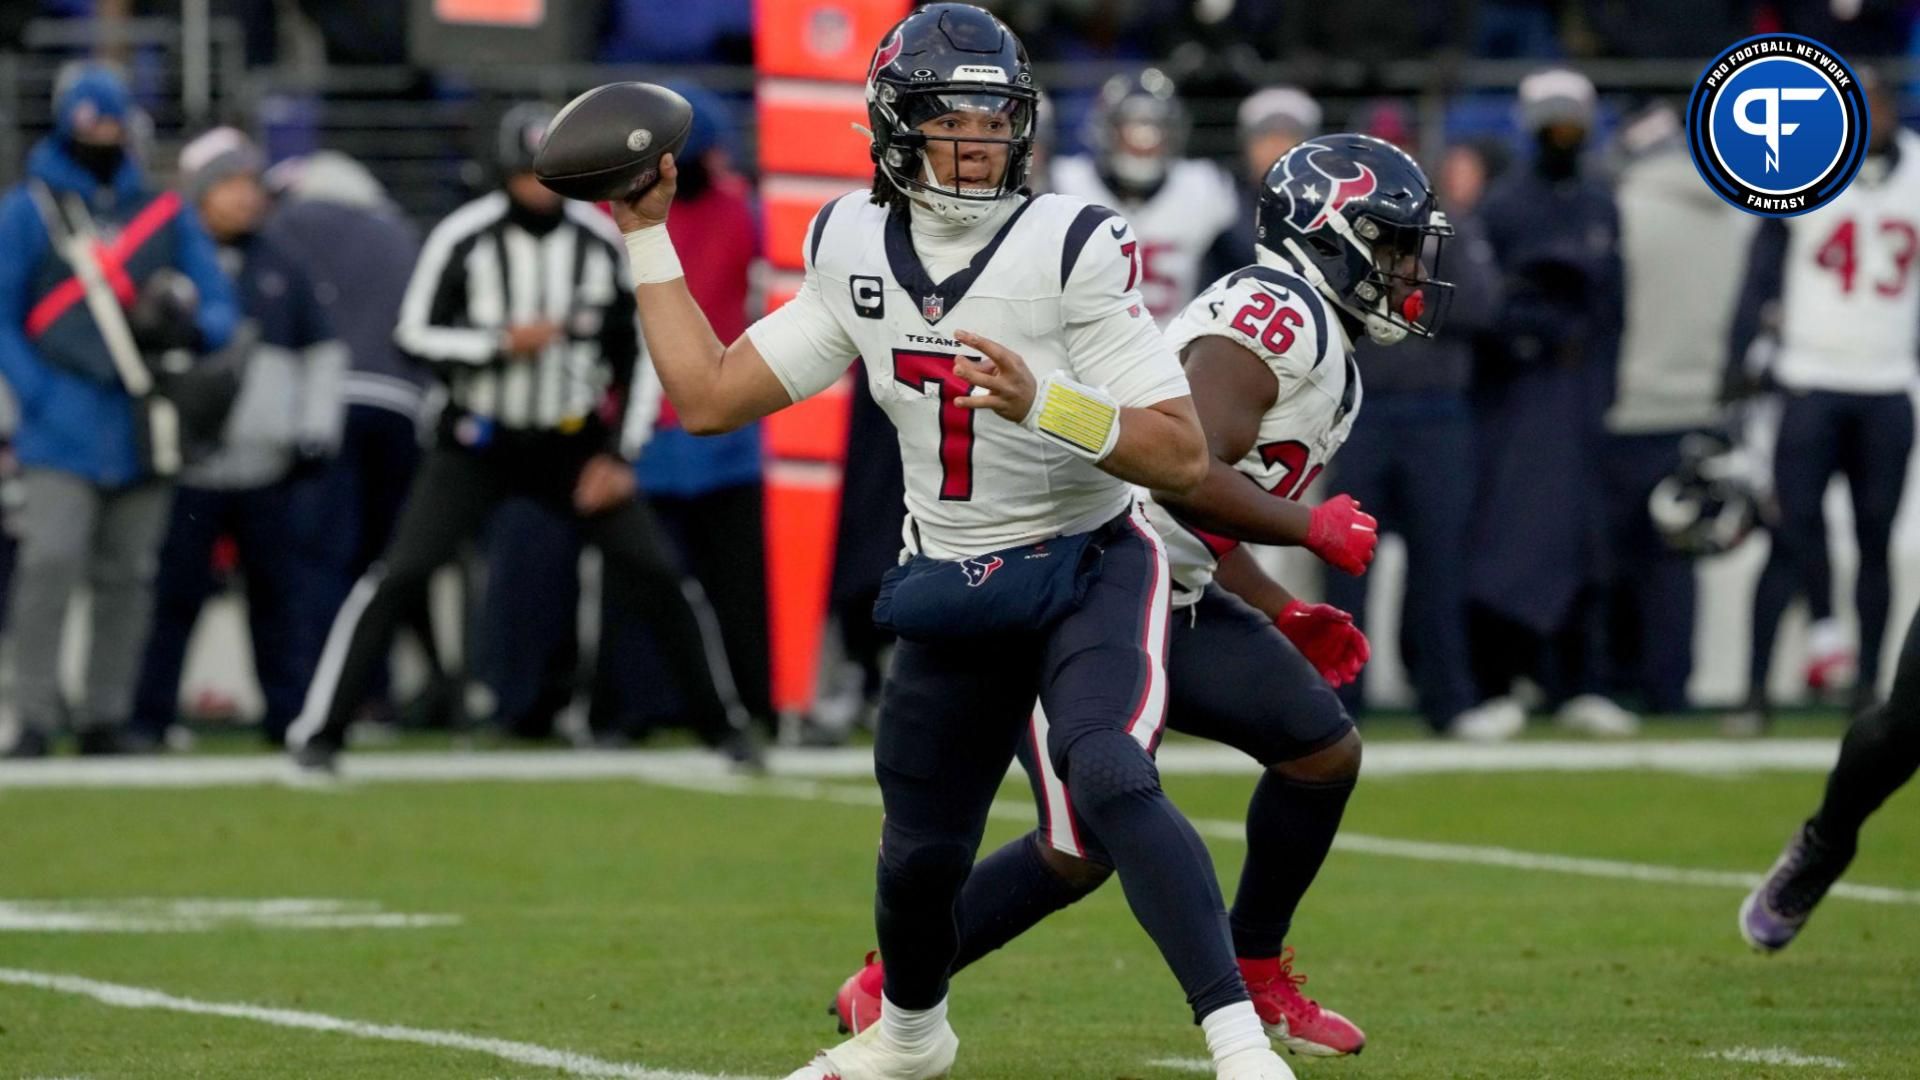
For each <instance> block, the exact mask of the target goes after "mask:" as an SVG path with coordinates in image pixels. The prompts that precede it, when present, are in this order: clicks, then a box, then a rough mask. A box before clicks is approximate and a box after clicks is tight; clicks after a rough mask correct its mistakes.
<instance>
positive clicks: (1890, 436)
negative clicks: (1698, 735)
mask: <svg viewBox="0 0 1920 1080" xmlns="http://www.w3.org/2000/svg"><path fill="white" fill-rule="evenodd" d="M1912 451H1913V404H1912V402H1911V400H1910V399H1909V398H1908V397H1907V395H1906V394H1904V393H1900V394H1838V393H1833V392H1830V391H1825V390H1815V391H1810V392H1807V393H1789V394H1787V395H1786V407H1785V409H1784V410H1783V411H1782V413H1781V415H1780V438H1779V441H1778V442H1777V443H1776V445H1775V447H1774V452H1773V484H1774V496H1775V498H1776V499H1778V500H1779V503H1780V523H1779V525H1778V526H1777V527H1776V528H1775V529H1774V530H1773V543H1774V546H1775V549H1776V550H1777V551H1778V552H1779V553H1780V555H1781V556H1782V557H1779V558H1772V559H1769V560H1768V564H1767V569H1766V571H1765V572H1764V573H1762V574H1761V577H1760V584H1759V586H1758V588H1756V589H1755V591H1754V597H1753V652H1752V654H1751V656H1750V657H1749V665H1750V666H1749V668H1748V676H1747V678H1748V685H1749V686H1750V687H1751V688H1752V690H1753V691H1754V692H1755V693H1759V692H1761V691H1763V690H1764V688H1765V687H1766V684H1767V671H1768V668H1769V665H1770V664H1771V661H1772V659H1773V638H1774V634H1775V633H1776V632H1777V631H1778V630H1779V628H1780V616H1781V614H1782V613H1784V612H1785V611H1786V608H1787V605H1788V604H1789V603H1791V602H1792V600H1793V597H1794V595H1795V594H1796V593H1799V592H1801V591H1802V590H1803V589H1806V588H1809V587H1814V586H1816V584H1817V583H1819V582H1824V581H1826V580H1827V578H1826V575H1825V567H1824V566H1823V565H1818V564H1820V563H1824V560H1825V553H1826V542H1825V539H1826V527H1827V526H1826V516H1825V514H1824V513H1823V511H1822V509H1821V504H1822V502H1823V501H1824V500H1825V498H1826V493H1827V482H1828V481H1829V480H1831V479H1832V478H1833V474H1834V473H1841V474H1843V475H1845V476H1846V478H1847V488H1848V493H1849V494H1850V495H1851V496H1852V498H1853V517H1854V534H1855V536H1857V537H1858V539H1859V543H1860V574H1859V577H1858V578H1857V579H1856V581H1855V583H1854V602H1855V609H1856V611H1857V612H1858V616H1859V620H1860V661H1859V663H1860V675H1859V685H1860V686H1862V687H1865V688H1869V689H1871V688H1873V687H1874V686H1875V685H1876V684H1877V683H1878V681H1879V675H1880V651H1881V650H1880V646H1881V643H1882V642H1883V641H1884V640H1885V638H1886V632H1887V609H1888V604H1889V603H1890V601H1891V599H1892V591H1891V590H1892V582H1891V576H1890V573H1889V571H1888V567H1887V552H1888V547H1889V546H1890V545H1891V543H1892V536H1893V519H1894V515H1895V513H1897V512H1898V511H1899V509H1900V494H1901V491H1902V490H1903V489H1904V487H1905V486H1906V479H1907V459H1908V456H1909V455H1910V454H1911V453H1912Z"/></svg>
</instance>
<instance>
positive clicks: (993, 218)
mask: <svg viewBox="0 0 1920 1080" xmlns="http://www.w3.org/2000/svg"><path fill="white" fill-rule="evenodd" d="M866 97H867V105H868V119H869V126H870V128H871V132H870V134H871V137H872V140H873V142H872V151H873V155H874V161H875V163H876V167H877V174H878V175H877V176H876V179H875V183H874V189H873V191H872V193H871V194H867V193H861V194H857V195H852V196H848V197H845V198H842V199H840V200H837V201H835V202H833V203H830V204H828V205H827V206H826V207H824V208H822V210H821V211H820V213H819V214H818V215H817V216H816V218H815V221H814V224H813V227H812V228H811V229H810V230H809V235H808V238H807V248H806V252H805V255H806V265H807V273H806V277H805V279H804V281H803V284H802V287H801V290H800V292H799V294H798V295H797V296H796V297H795V299H794V300H793V301H791V302H789V303H788V304H787V305H785V306H784V307H782V308H781V309H780V310H779V311H777V312H774V313H773V314H771V315H769V316H768V317H766V318H765V319H762V320H760V321H759V322H758V323H756V324H754V325H753V326H752V327H751V328H749V330H748V331H747V333H746V334H745V335H744V336H743V337H742V338H741V339H740V340H739V341H736V342H734V343H732V344H731V345H728V344H726V343H723V342H721V341H719V340H718V339H716V338H715V337H714V335H713V331H712V329H711V327H710V326H709V325H708V323H707V321H706V319H705V317H704V316H703V315H702V314H701V312H700V309H699V308H698V307H697V306H696V305H695V304H694V302H693V299H692V297H691V296H690V295H689V294H688V292H687V289H686V286H685V282H684V279H683V277H682V275H681V273H680V269H679V265H678V259H677V257H676V256H675V255H674V253H673V248H672V242H671V240H670V239H668V237H667V235H666V230H665V229H664V228H663V227H662V226H663V224H664V221H665V219H666V216H667V212H668V209H669V207H670V205H671V199H672V195H673V187H674V176H675V175H676V170H675V169H674V167H673V166H672V164H671V162H670V160H668V159H663V160H662V164H661V174H662V179H661V182H660V183H659V184H658V185H657V186H656V187H655V188H653V189H651V190H649V191H647V192H645V193H644V194H642V195H641V196H639V197H638V198H634V199H631V200H629V201H627V202H626V203H624V204H620V205H616V206H615V208H614V209H615V216H616V218H617V219H618V221H619V224H620V227H621V230H622V231H623V232H624V233H626V234H627V246H628V251H629V254H630V255H631V256H632V259H633V263H634V279H635V281H636V282H637V283H638V285H637V289H636V295H637V297H638V302H639V308H640V320H641V325H642V327H643V328H644V330H645V333H646V338H647V345H648V348H649V352H650V353H651V355H652V357H653V361H654V364H655V366H656V367H657V369H658V371H659V375H660V380H661V383H662V385H663V387H664V388H665V390H666V392H667V394H668V396H669V397H670V398H671V399H672V401H673V403H674V405H675V407H676V409H677V410H678V412H679V414H680V416H681V419H682V422H683V423H684V424H685V425H686V426H687V427H688V429H689V430H692V431H695V432H711V431H720V430H726V429H729V428H732V427H736V426H739V425H741V424H744V423H747V422H749V421H752V420H754V419H757V418H758V417H760V416H763V415H766V414H767V413H770V412H773V411H775V410H777V409H780V408H783V407H785V406H786V405H788V404H791V403H792V402H794V401H797V400H799V399H801V398H803V397H806V396H808V395H810V394H813V393H816V392H818V391H820V390H823V389H825V388H826V387H827V386H829V385H831V384H832V383H833V382H834V381H835V380H837V379H838V378H839V377H840V375H841V374H842V373H843V372H844V371H845V369H846V367H847V365H848V364H849V363H850V362H852V361H853V360H854V359H855V358H856V357H857V358H859V359H860V360H861V361H862V363H863V365H864V369H865V373H866V376H867V379H868V383H869V386H870V387H871V388H872V390H873V394H874V398H875V400H876V401H877V402H878V403H879V404H880V406H881V408H882V409H884V410H885V411H886V413H887V415H888V417H889V418H890V419H891V420H892V421H893V422H894V424H895V426H896V427H898V428H899V431H900V446H901V456H902V465H903V469H904V473H905V477H906V488H907V509H908V521H907V525H908V528H907V536H906V537H905V538H904V539H905V540H906V547H907V552H906V557H905V558H903V560H902V562H901V564H900V565H899V566H898V567H896V568H895V569H894V570H893V571H891V572H889V574H888V575H887V578H886V580H885V582H884V584H883V588H882V592H881V599H880V601H879V603H878V604H877V605H876V608H875V617H876V620H877V621H881V622H884V623H885V624H887V625H889V626H891V627H892V628H893V629H894V630H895V631H896V633H897V634H898V636H899V640H900V644H899V646H898V647H897V649H896V651H895V654H894V659H893V665H892V669H891V671H890V672H889V674H888V683H887V687H886V691H885V695H884V698H883V701H882V705H881V720H880V725H879V734H878V736H877V738H876V741H875V746H874V771H875V774H876V776H877V778H878V780H879V783H880V790H881V796H882V800H883V804H884V809H885V821H884V824H883V826H882V839H881V846H880V852H881V853H880V858H879V866H878V872H877V890H876V897H875V902H874V910H875V923H876V929H877V931H878V938H879V941H880V946H881V948H882V950H883V951H884V952H885V954H886V956H887V961H888V968H887V972H886V976H885V986H884V990H883V993H884V996H885V1000H886V1001H887V1009H886V1014H885V1016H884V1017H883V1019H882V1020H881V1022H880V1023H878V1024H876V1025H874V1026H873V1027H871V1028H869V1029H868V1030H867V1031H865V1032H863V1033H861V1034H860V1035H859V1036H857V1037H855V1038H853V1039H851V1040H849V1041H848V1042H846V1043H844V1044H842V1045H840V1046H837V1047H834V1048H832V1049H830V1050H826V1051H823V1052H821V1053H820V1054H819V1055H818V1056H817V1057H815V1058H814V1059H813V1060H812V1061H811V1062H809V1063H808V1064H807V1065H805V1066H803V1067H801V1068H800V1069H799V1070H797V1071H796V1072H794V1073H793V1074H792V1077H793V1078H795V1080H829V1078H836V1080H929V1078H932V1077H937V1076H944V1075H945V1074H946V1073H947V1071H948V1070H949V1068H950V1067H951V1066H952V1063H953V1060H954V1057H955V1054H956V1051H957V1048H958V1039H957V1038H956V1037H955V1035H954V1034H953V1030H952V1028H951V1027H950V1026H949V1025H948V1023H947V1019H946V1005H947V978H948V974H949V972H950V970H951V968H952V964H953V959H954V957H955V955H956V954H957V951H958V949H959V941H958V935H957V928H956V927H955V925H954V919H953V913H954V905H955V902H956V900H957V898H958V895H959V892H960V889H961V887H962V885H963V883H964V882H965V880H966V877H967V874H968V871H969V869H970V868H971V865H972V862H973V856H974V852H975V850H976V848H977V847H978V845H979V842H980V838H981V835H982V833H983V831H984V829H985V825H986V818H987V813H988V810H989V808H990V807H991V805H992V802H993V798H994V795H995V793H996V792H997V791H998V789H999V786H1000V782H1001V780H1002V779H1003V778H1004V777H1005V775H1006V771H1007V768H1008V766H1009V765H1010V764H1011V763H1012V760H1013V757H1014V752H1015V749H1016V747H1017V746H1018V744H1019V743H1020V742H1021V741H1022V740H1023V738H1024V736H1025V735H1026V722H1027V718H1028V716H1029V713H1030V711H1031V708H1032V705H1033V702H1034V700H1035V698H1036V697H1038V698H1039V699H1041V700H1043V701H1045V702H1046V704H1047V707H1048V711H1049V718H1050V720H1051V731H1050V733H1049V736H1048V739H1047V744H1046V747H1045V751H1046V753H1047V756H1048V759H1049V763H1050V765H1051V766H1052V767H1053V768H1054V769H1055V771H1056V772H1057V773H1058V775H1060V776H1061V777H1063V778H1064V779H1065V781H1066V783H1067V784H1068V785H1070V786H1071V790H1072V798H1071V802H1072V806H1073V810H1074V812H1075V814H1076V815H1077V817H1078V818H1079V819H1080V820H1083V821H1085V822H1086V823H1087V826H1088V828H1089V829H1090V830H1092V831H1094V832H1097V834H1098V835H1099V837H1100V838H1101V840H1102V841H1103V844H1104V846H1105V849H1106V850H1107V851H1108V852H1109V853H1110V856H1111V860H1112V862H1113V864H1114V866H1115V868H1116V869H1117V871H1118V873H1119V874H1120V876H1121V877H1122V879H1123V880H1125V881H1126V883H1127V893H1128V896H1129V898H1130V899H1132V900H1133V908H1134V911H1135V914H1136V916H1137V917H1138V918H1139V920H1140V922H1141V925H1142V926H1143V927H1144V928H1145V929H1146V930H1147V931H1148V933H1149V934H1150V935H1151V936H1152V937H1153V938H1154V940H1155V942H1156V944H1157V945H1158V946H1159V947H1160V950H1161V953H1162V955H1163V956H1165V957H1166V958H1167V962H1168V964H1169V966H1170V967H1171V968H1172V969H1173V970H1174V974H1175V975H1176V977H1177V978H1178V979H1179V981H1180V983H1181V987H1182V989H1183V991H1184V992H1185V994H1186V996H1187V999H1188V1003H1189V1005H1190V1006H1191V1007H1192V1009H1193V1014H1194V1018H1195V1020H1196V1021H1198V1023H1199V1025H1200V1027H1201V1029H1202V1031H1203V1033H1204V1034H1205V1036H1206V1039H1207V1043H1208V1049H1209V1051H1210V1053H1211V1054H1212V1056H1213V1060H1214V1067H1215V1071H1216V1073H1217V1075H1218V1076H1219V1077H1221V1078H1225V1080H1287V1078H1290V1077H1291V1075H1292V1074H1291V1072H1290V1071H1289V1070H1288V1069H1287V1067H1286V1065H1285V1063H1284V1062H1282V1061H1281V1060H1280V1059H1279V1058H1278V1057H1277V1056H1276V1055H1275V1054H1274V1053H1273V1051H1272V1049H1271V1048H1270V1047H1269V1045H1268V1043H1267V1036H1266V1033H1265V1032H1264V1031H1263V1030H1262V1028H1261V1024H1260V1018H1259V1015H1258V1013H1257V1012H1256V1011H1255V1009H1254V1007H1253V1005H1252V1003H1251V1001H1250V1000H1249V997H1248V994H1247V990H1246V987H1245V985H1244V983H1243V981H1242V979H1241V977H1240V972H1239V971H1238V970H1237V968H1236V966H1235V963H1234V957H1233V954H1232V951H1231V949H1229V948H1228V945H1227V941H1228V934H1227V926H1226V923H1227V918H1226V911H1225V903H1224V901H1223V900H1222V898H1221V896H1220V891H1219V886H1218V884H1217V879H1216V878H1215V876H1214V871H1213V867H1212V865H1211V862H1210V859H1209V857H1208V855H1207V853H1206V848H1205V847H1204V845H1202V844H1201V843H1200V841H1199V838H1198V836H1197V835H1196V834H1195V833H1194V831H1193V829H1192V827H1191V826H1190V825H1189V824H1188V823H1187V822H1186V820H1185V819H1184V818H1182V817H1181V816H1180V814H1179V812H1178V811H1177V810H1175V809H1174V807H1173V805H1172V803H1171V802H1169V801H1168V800H1167V798H1166V796H1165V794H1164V793H1163V792H1162V791H1161V790H1160V784H1159V776H1158V774H1157V772H1156V771H1155V770H1154V768H1153V762H1152V757H1151V753H1152V747H1153V746H1154V744H1155V743H1156V741H1157V740H1158V737H1159V734H1160V731H1161V729H1162V725H1163V724H1164V721H1165V715H1166V705H1167V673H1166V670H1165V666H1164V665H1165V655H1166V647H1167V638H1168V599H1169V596H1170V594H1171V592H1172V587H1173V586H1172V581H1171V576H1170V574H1169V573H1168V570H1167V562H1166V554H1165V548H1164V546H1163V545H1162V544H1161V542H1160V540H1159V538H1158V536H1157V534H1156V533H1155V531H1154V530H1153V528H1152V526H1151V525H1150V524H1148V523H1147V521H1146V516H1145V513H1144V511H1143V510H1142V509H1141V508H1140V507H1139V505H1138V504H1137V502H1136V501H1135V497H1134V495H1133V488H1132V487H1131V485H1135V484H1137V485H1140V486H1143V487H1146V488H1149V489H1154V490H1161V489H1165V490H1171V491H1176V492H1183V491H1188V490H1191V489H1192V488H1193V487H1194V486H1195V485H1197V484H1198V483H1199V482H1200V481H1201V480H1202V479H1203V477H1204V476H1205V475H1206V470H1207V467H1208V464H1207V453H1206V443H1205V437H1204V435H1203V433H1202V432H1201V429H1200V425H1199V421H1198V419H1197V417H1196V416H1195V414H1194V411H1193V403H1192V399H1191V397H1190V395H1189V393H1188V388H1187V382H1186V378H1185V376H1184V375H1183V374H1182V372H1181V370H1180V366H1179V361H1178V358H1177V357H1176V356H1175V355H1174V352H1173V350H1171V349H1170V348H1168V347H1167V344H1166V341H1165V339H1164V338H1162V337H1161V336H1160V334H1159V332H1158V331H1157V330H1156V328H1155V327H1154V324H1153V321H1152V320H1151V319H1150V318H1148V317H1147V315H1146V313H1145V310H1144V304H1143V302H1142V300H1141V299H1140V295H1139V292H1138V290H1137V288H1136V284H1137V282H1136V278H1137V276H1138V270H1139V267H1138V264H1137V262H1135V261H1134V260H1135V252H1136V246H1135V244H1134V242H1133V240H1132V238H1131V236H1130V235H1128V233H1129V230H1128V228H1127V226H1126V224H1125V222H1123V221H1118V220H1116V219H1115V215H1113V214H1112V213H1111V212H1110V211H1107V210H1105V209H1104V208H1101V207H1096V206H1091V205H1088V204H1086V203H1084V202H1082V201H1080V200H1076V199H1072V198H1069V197H1066V196H1059V195H1046V196H1039V197H1029V196H1028V195H1027V194H1026V193H1025V191H1024V188H1023V185H1024V181H1025V174H1026V171H1027V166H1028V162H1029V160H1030V156H1031V152H1032V137H1033V121H1034V107H1035V102H1036V99H1037V88H1036V87H1035V86H1034V85H1033V77H1032V73H1031V71H1030V70H1029V68H1028V65H1027V60H1026V52H1025V49H1024V48H1023V47H1022V46H1021V45H1020V43H1019V41H1018V39H1016V38H1015V37H1014V36H1013V34H1012V32H1011V31H1009V30H1008V29H1007V28H1006V27H1005V26H1004V25H1003V24H1001V23H1000V22H999V20H997V19H995V18H994V17H993V16H992V15H989V14H988V13H986V12H985V11H982V10H980V9H979V8H975V7H971V6H968V5H965V4H931V5H928V6H926V7H922V8H920V9H918V10H916V11H914V12H913V13H912V14H910V15H908V16H907V17H906V18H905V19H904V20H902V21H901V22H900V23H899V24H898V25H897V26H896V27H895V28H894V29H893V30H892V31H891V32H889V33H888V35H887V36H886V37H885V38H884V39H883V40H882V41H881V42H880V44H879V47H878V48H877V49H876V50H875V53H874V57H873V62H872V65H871V66H870V68H869V70H868V78H867V88H866ZM1036 1071H1038V1072H1042V1073H1044V1072H1048V1071H1050V1070H1049V1069H1047V1068H1046V1067H1042V1068H1040V1069H1038V1070H1036Z"/></svg>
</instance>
